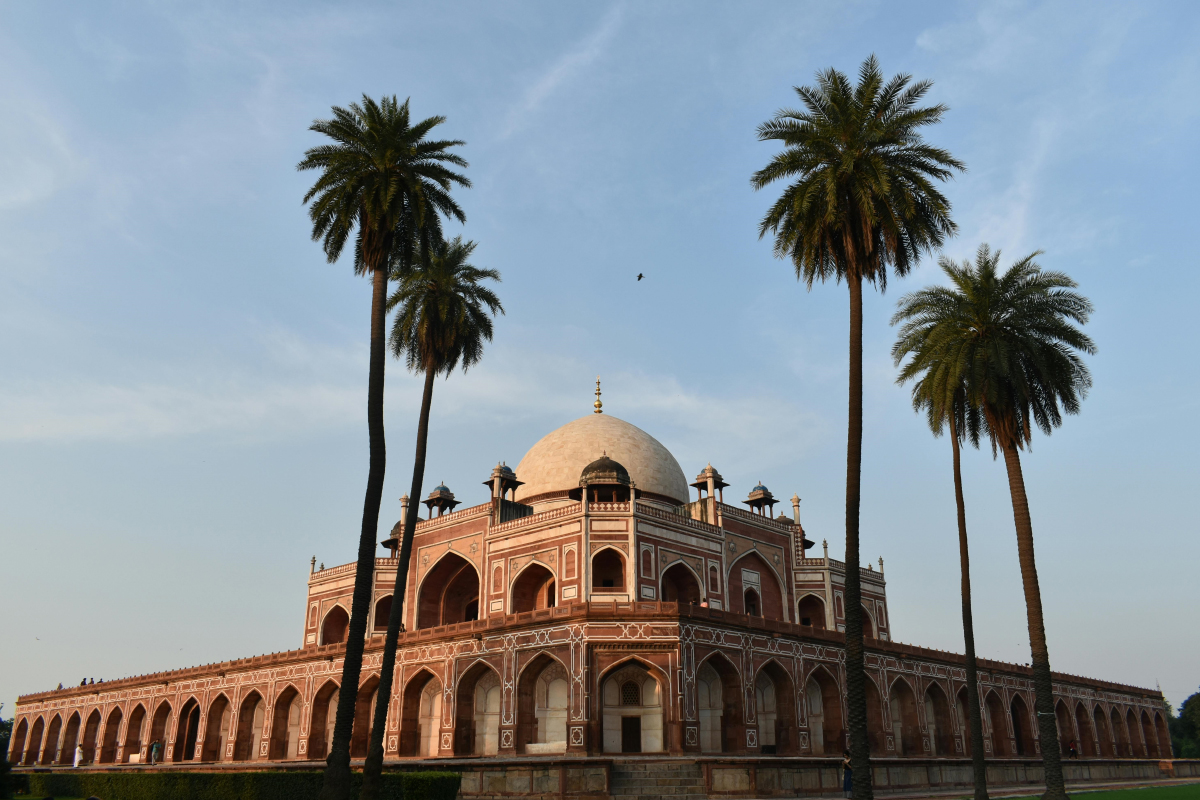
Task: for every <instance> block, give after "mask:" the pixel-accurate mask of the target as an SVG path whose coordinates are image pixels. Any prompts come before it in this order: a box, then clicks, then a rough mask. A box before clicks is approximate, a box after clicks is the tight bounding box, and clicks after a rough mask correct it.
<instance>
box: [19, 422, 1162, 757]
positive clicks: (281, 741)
mask: <svg viewBox="0 0 1200 800" xmlns="http://www.w3.org/2000/svg"><path fill="white" fill-rule="evenodd" d="M610 455H611V457H609V456H610ZM572 472H573V473H574V475H576V476H578V479H576V478H574V477H572V478H571V479H570V480H567V479H565V478H564V477H563V476H565V475H570V474H572ZM522 479H525V480H522ZM531 481H532V483H531ZM485 484H486V485H487V486H488V487H489V489H490V490H491V497H490V498H489V499H488V501H487V502H484V503H482V504H480V505H476V506H473V507H470V508H466V509H463V510H460V511H454V510H453V509H454V507H455V506H457V505H458V503H457V501H455V499H454V495H453V494H452V493H451V492H450V491H449V490H448V489H446V488H445V487H438V488H437V489H435V490H434V492H433V493H431V494H430V497H429V498H428V499H427V500H426V501H425V502H426V504H427V505H428V507H429V513H430V518H429V519H427V520H425V521H423V522H421V523H419V524H418V526H417V532H416V538H415V541H414V546H413V556H412V561H411V564H410V572H409V576H408V595H407V597H406V598H405V626H406V630H407V632H406V633H402V634H401V641H400V651H399V654H398V659H397V667H396V676H395V681H394V685H395V687H396V688H395V693H394V695H393V696H392V697H391V698H388V699H387V702H388V703H389V711H388V718H387V726H388V730H387V734H386V736H385V751H386V756H387V757H388V758H393V759H394V758H403V757H417V756H424V757H438V756H441V757H447V756H467V755H496V756H500V757H503V756H522V757H528V756H531V755H537V754H551V753H574V754H598V753H620V752H666V753H739V754H758V755H769V754H777V755H781V756H782V755H790V756H824V755H827V754H836V753H840V752H841V750H842V748H843V746H844V744H845V737H846V731H845V727H846V726H845V720H846V709H845V697H844V693H843V691H844V687H845V671H844V667H843V661H844V649H843V641H844V637H843V635H842V633H841V632H840V631H841V630H843V629H844V618H845V608H844V601H843V591H842V587H843V585H844V575H845V569H846V565H845V564H843V563H841V562H839V561H835V560H833V559H830V558H829V557H828V550H827V549H826V551H825V554H824V555H823V556H822V557H820V558H810V557H807V555H806V550H807V549H808V548H810V547H811V546H812V543H811V542H810V541H808V540H807V539H806V538H805V536H804V529H803V527H802V526H801V525H800V520H799V499H798V498H793V501H792V505H793V515H792V516H791V517H784V516H780V517H779V518H773V517H772V516H771V513H772V510H773V504H774V503H775V502H776V501H775V499H774V497H772V496H771V494H770V492H769V491H767V490H766V488H765V487H762V486H761V485H760V486H756V487H755V488H754V490H753V491H752V492H751V494H750V497H749V499H748V500H747V501H745V504H746V505H748V506H749V507H750V510H743V509H739V508H735V507H733V506H730V505H726V504H725V503H724V502H723V490H724V488H725V487H726V486H727V485H728V484H726V483H725V482H724V481H723V480H722V478H721V475H720V474H719V473H718V472H717V471H716V470H714V469H712V468H711V467H707V468H705V470H704V471H702V472H701V473H700V475H698V476H697V477H696V479H695V481H694V482H692V483H691V484H690V486H692V487H694V488H695V489H696V492H697V495H698V498H697V499H692V498H691V497H690V494H689V492H688V489H687V484H686V482H685V481H684V479H683V477H682V472H681V471H680V470H679V467H678V464H677V463H676V462H675V461H674V458H673V457H672V456H671V455H670V453H668V452H667V451H666V450H665V448H663V447H662V446H661V445H660V444H659V443H658V442H656V441H655V440H653V439H652V438H651V437H649V436H648V435H647V434H645V433H644V432H642V431H640V430H638V429H637V428H635V427H633V426H632V425H628V423H624V422H621V421H620V420H616V419H614V418H612V417H610V416H607V415H603V416H601V415H597V416H592V417H586V418H584V419H582V420H577V421H576V422H573V423H570V424H569V425H567V426H564V427H563V428H561V429H559V430H558V431H556V432H554V433H552V434H550V435H549V436H547V437H546V439H543V440H542V442H539V443H538V445H535V447H534V449H533V450H531V451H530V453H529V454H528V455H527V456H526V458H525V460H523V461H522V463H521V465H519V466H518V468H517V470H516V472H515V473H514V472H513V471H512V470H510V469H508V468H507V467H502V466H498V467H497V468H496V469H495V470H493V472H492V475H491V476H490V478H489V479H488V480H487V481H486V482H485ZM383 544H384V546H385V547H387V548H389V549H390V550H392V551H393V553H394V551H395V547H396V544H397V542H396V539H395V538H394V535H393V537H392V538H389V539H388V540H385V542H384V543H383ZM396 568H397V560H396V559H394V558H380V559H378V560H377V561H376V568H375V587H374V594H373V598H374V599H373V603H372V613H371V619H370V620H369V622H368V636H369V639H368V643H367V651H366V656H365V661H364V668H363V676H364V677H363V681H362V683H361V685H360V686H358V687H355V691H356V693H357V698H358V712H357V714H356V717H355V729H354V736H353V741H352V745H351V747H352V755H353V756H355V757H359V758H361V757H363V756H365V753H366V744H367V726H368V725H369V724H370V720H371V710H372V708H373V705H374V703H375V702H376V701H377V700H378V698H377V696H376V695H377V692H376V686H377V684H378V680H379V676H378V670H379V664H380V661H381V655H382V643H383V631H384V628H385V627H386V619H387V614H388V612H389V610H390V606H391V601H392V598H391V587H392V584H393V581H394V580H395V570H396ZM861 575H862V584H863V599H864V610H865V612H866V620H865V627H866V628H867V631H868V635H869V636H870V637H871V641H870V642H869V643H868V655H867V669H868V674H869V676H870V681H868V693H869V696H868V717H869V720H868V721H869V729H870V736H871V746H872V752H873V753H874V754H875V755H878V756H909V757H919V758H930V757H962V756H964V755H966V754H967V753H968V748H969V746H970V742H969V737H968V736H966V735H965V727H966V719H965V716H966V706H965V704H966V689H965V684H964V680H965V674H964V668H963V660H962V658H961V656H958V655H955V654H951V653H943V652H939V651H932V650H925V649H921V648H916V647H911V646H907V645H902V644H898V643H896V642H894V640H893V638H892V636H891V628H890V619H889V614H888V608H887V596H886V591H885V582H884V574H883V563H882V560H881V561H880V562H879V569H878V570H876V569H874V565H872V566H871V567H868V568H867V569H863V570H861ZM353 580H354V565H353V564H346V565H343V566H338V567H333V568H330V569H321V570H315V569H314V570H313V571H312V574H311V575H310V578H309V590H308V600H307V604H306V608H305V612H304V630H303V634H302V646H301V647H300V649H297V650H293V651H289V652H286V653H276V654H272V655H268V656H258V657H255V658H249V659H243V660H239V661H231V662H223V663H220V664H211V665H207V666H202V667H194V668H191V669H185V670H178V671H173V672H164V673H156V674H152V675H145V676H140V677H135V678H126V679H123V680H119V681H113V682H108V683H102V684H94V685H88V686H79V687H73V688H69V689H62V690H57V691H50V692H42V693H38V694H31V695H24V696H22V697H21V698H20V699H19V701H18V705H17V710H16V720H15V727H14V731H13V737H12V745H11V748H10V756H9V757H10V759H11V760H12V761H13V762H14V763H21V764H27V765H33V764H70V763H72V761H73V759H74V753H75V748H76V745H77V744H80V745H81V746H82V749H83V759H84V761H85V762H97V763H111V764H123V763H144V762H146V761H147V759H148V746H149V744H150V743H151V742H153V741H155V740H157V741H160V742H161V743H162V744H163V753H162V757H163V759H164V760H166V761H168V762H188V761H191V762H230V761H263V760H297V761H306V760H317V759H322V758H324V757H325V755H326V748H327V745H328V742H329V739H330V736H331V731H332V727H331V726H332V720H333V714H332V713H331V710H332V708H334V707H336V694H337V692H338V691H339V686H338V682H339V681H340V679H341V672H342V666H341V659H342V656H343V653H344V650H345V638H346V634H347V627H348V619H349V618H348V613H349V609H350V595H351V590H352V584H353ZM979 669H980V673H979V681H980V686H979V689H980V698H981V703H982V711H983V719H984V735H985V745H984V746H985V749H986V750H987V753H988V755H989V757H995V758H1005V757H1014V758H1017V757H1029V756H1035V755H1036V754H1038V753H1039V752H1040V750H1041V746H1042V743H1041V742H1039V741H1038V738H1037V737H1038V729H1037V726H1036V725H1035V724H1033V717H1032V714H1033V687H1032V683H1031V675H1030V672H1029V670H1028V669H1026V668H1023V667H1019V666H1015V665H1011V664H1002V663H998V662H991V661H986V660H985V661H981V662H980V664H979ZM1055 681H1056V683H1055V694H1056V696H1057V704H1056V712H1057V717H1058V727H1059V736H1060V742H1057V743H1055V744H1054V745H1053V746H1056V747H1060V748H1062V749H1063V750H1064V752H1065V751H1066V750H1067V748H1069V747H1070V746H1074V747H1076V749H1077V750H1078V751H1079V755H1081V756H1082V757H1085V758H1086V757H1097V758H1169V757H1170V755H1171V753H1170V744H1169V737H1168V735H1167V730H1166V724H1165V718H1164V710H1163V699H1162V696H1161V694H1160V693H1158V692H1156V691H1150V690H1147V689H1140V688H1136V687H1131V686H1123V685H1117V684H1112V683H1107V682H1104V681H1098V680H1092V679H1087V678H1079V677H1074V676H1068V675H1056V676H1055Z"/></svg>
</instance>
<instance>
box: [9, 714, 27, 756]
mask: <svg viewBox="0 0 1200 800" xmlns="http://www.w3.org/2000/svg"><path fill="white" fill-rule="evenodd" d="M28 736H29V720H27V719H22V720H21V721H20V722H18V723H17V727H16V729H15V730H14V731H13V732H12V744H11V745H9V746H10V747H11V748H12V755H13V762H14V763H17V764H24V763H25V739H26V738H28Z"/></svg>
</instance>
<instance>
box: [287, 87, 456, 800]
mask: <svg viewBox="0 0 1200 800" xmlns="http://www.w3.org/2000/svg"><path fill="white" fill-rule="evenodd" d="M444 121H445V118H444V117H429V118H428V119H425V120H422V121H421V122H419V123H417V124H415V125H413V124H411V122H410V119H409V109H408V101H407V100H405V101H404V103H403V104H400V103H397V102H396V98H395V97H390V98H388V97H385V98H383V99H382V100H380V101H379V102H376V101H375V100H373V99H371V98H370V97H367V96H366V95H363V99H362V104H361V105H360V104H358V103H351V104H350V107H349V108H339V107H337V106H334V107H333V119H328V120H316V121H315V122H313V124H312V125H311V126H310V128H309V130H312V131H315V132H316V133H321V134H324V135H325V136H328V137H329V138H330V139H332V140H333V143H332V144H325V145H321V146H318V147H313V148H311V149H309V150H307V151H306V152H305V154H304V159H303V160H302V161H301V162H300V163H299V164H298V165H297V167H296V168H297V169H299V170H309V169H316V170H320V177H318V178H317V181H316V183H314V184H313V186H312V188H310V189H309V190H308V192H307V193H306V194H305V195H304V202H305V203H309V202H310V201H311V203H312V204H311V205H310V206H309V210H308V213H309V217H310V218H311V219H312V224H313V228H312V237H313V240H314V241H316V240H321V241H322V244H323V247H324V250H325V255H326V257H327V258H328V260H329V262H330V263H333V262H335V261H337V259H338V258H339V257H340V256H341V254H342V250H343V249H344V248H345V245H346V242H347V240H348V239H349V238H350V235H351V234H352V233H354V234H355V244H354V256H355V257H354V272H355V274H357V275H368V276H370V278H371V283H372V296H371V353H370V374H369V378H368V381H367V431H368V435H369V440H370V468H369V470H368V473H367V491H366V497H365V499H364V501H363V514H362V528H361V532H360V535H359V542H358V562H357V565H356V568H355V572H354V599H353V601H352V604H351V609H350V630H349V633H348V635H347V639H346V655H345V660H344V662H343V665H342V684H341V685H342V692H341V694H340V695H339V699H338V708H337V717H336V721H335V724H334V729H333V742H332V744H331V746H330V751H329V757H328V758H327V759H326V768H325V779H324V784H323V786H322V789H321V797H322V799H323V800H346V798H349V796H350V735H351V730H352V728H353V726H354V700H355V697H356V695H357V692H356V691H355V690H354V687H357V686H358V680H359V675H360V673H361V672H362V655H363V640H364V637H365V636H366V631H367V616H368V614H369V613H370V603H371V585H372V581H373V577H374V571H375V537H376V535H377V532H378V528H379V504H380V501H381V499H382V496H383V476H384V469H385V467H386V454H385V450H384V433H383V372H384V363H385V356H386V341H385V336H386V331H385V326H384V322H385V318H386V315H387V311H386V305H387V282H388V278H389V274H390V271H391V269H392V265H393V264H392V262H393V260H394V259H393V258H392V256H393V254H394V253H396V252H398V251H404V250H406V249H407V248H408V247H409V246H410V243H411V242H413V241H417V240H420V239H422V238H424V239H428V237H429V234H428V233H427V232H428V231H429V230H438V229H439V219H438V214H444V215H446V216H448V217H454V218H456V219H458V220H459V221H462V220H464V219H465V217H464V215H463V212H462V209H460V208H459V207H458V204H457V203H455V202H454V200H453V199H451V197H450V194H449V190H450V188H451V186H452V185H453V184H458V185H459V186H464V187H465V186H470V185H471V184H470V182H469V181H468V180H467V179H466V178H465V177H464V176H463V175H461V174H459V173H457V172H454V171H453V170H452V169H450V166H456V167H465V166H466V165H467V162H466V161H464V160H463V159H462V157H461V156H458V155H457V154H455V153H452V152H450V148H452V147H457V146H458V145H461V144H463V142H461V141H457V140H454V141H451V140H441V141H431V140H427V139H426V136H427V135H428V134H429V132H430V131H431V130H432V129H433V128H435V127H436V126H438V125H440V124H441V123H442V122H444ZM448 165H449V166H448ZM398 239H399V240H400V241H397V240H398ZM381 705H383V706H385V707H386V705H387V703H386V702H385V703H381Z"/></svg>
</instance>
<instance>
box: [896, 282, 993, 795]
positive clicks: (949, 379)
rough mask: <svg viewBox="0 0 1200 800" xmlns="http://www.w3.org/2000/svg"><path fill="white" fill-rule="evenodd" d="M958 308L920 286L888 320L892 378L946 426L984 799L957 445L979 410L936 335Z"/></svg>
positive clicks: (973, 431) (972, 723)
mask: <svg viewBox="0 0 1200 800" xmlns="http://www.w3.org/2000/svg"><path fill="white" fill-rule="evenodd" d="M956 310H957V303H956V301H955V298H954V297H953V296H952V294H951V293H949V292H946V291H945V290H944V289H941V288H932V289H924V290H922V291H919V292H914V293H912V294H908V295H905V296H904V297H902V298H901V299H900V303H899V308H898V310H897V311H896V314H895V316H893V317H892V324H893V325H895V324H897V323H899V322H903V323H904V326H903V327H902V328H901V329H900V336H899V338H898V340H897V341H896V344H895V345H894V346H893V347H892V358H893V359H894V360H895V362H896V365H897V366H899V365H900V364H901V362H903V361H904V359H905V358H907V357H909V356H911V359H910V360H909V362H908V363H907V364H905V365H904V367H903V368H902V369H901V370H900V376H899V378H897V380H896V382H897V383H900V384H903V383H905V382H907V381H909V380H914V379H915V380H916V383H914V384H913V388H912V400H913V409H914V410H915V411H924V412H925V416H926V420H927V421H928V423H929V428H930V430H932V431H933V435H934V436H941V435H942V430H943V428H944V427H949V429H950V446H951V450H952V452H953V464H954V501H955V504H956V506H957V509H958V559H959V569H960V571H961V575H962V620H963V640H964V641H965V650H966V661H967V665H966V667H967V718H968V725H969V727H970V736H971V766H972V771H973V773H974V778H975V800H987V796H988V794H987V765H986V764H985V763H984V759H983V720H982V717H981V714H980V708H979V684H978V678H977V672H976V664H975V623H974V620H973V617H972V614H971V557H970V553H969V551H968V548H967V510H966V506H965V504H964V502H963V491H962V470H961V468H960V463H959V450H960V444H961V442H962V441H963V440H964V439H969V440H970V442H971V443H972V444H973V445H975V446H976V447H978V446H979V432H980V428H981V419H980V409H979V407H978V406H976V405H972V404H970V403H969V402H968V398H969V397H971V396H972V394H973V393H972V392H971V389H970V387H968V386H967V384H966V380H965V376H964V374H963V372H964V371H963V365H962V364H961V363H959V362H958V361H956V360H955V359H954V358H953V357H951V355H950V354H949V353H947V352H946V348H945V341H944V340H943V339H941V338H939V337H937V336H936V335H935V334H936V332H937V331H938V329H939V326H940V325H941V324H942V323H943V322H944V321H945V320H946V319H947V318H949V317H952V316H953V315H954V314H955V312H956Z"/></svg>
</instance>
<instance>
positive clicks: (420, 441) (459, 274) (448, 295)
mask: <svg viewBox="0 0 1200 800" xmlns="http://www.w3.org/2000/svg"><path fill="white" fill-rule="evenodd" d="M474 251H475V242H464V241H463V240H462V237H455V238H454V239H452V240H451V241H448V242H445V241H443V242H441V243H439V244H438V245H437V246H436V247H434V248H433V249H432V250H430V251H428V252H427V253H425V254H423V255H422V256H421V257H420V258H419V259H418V261H417V264H416V265H415V266H414V267H413V268H412V269H410V270H408V271H406V272H405V273H403V274H401V275H399V276H398V281H399V287H398V288H397V289H396V291H395V292H393V293H392V296H391V297H390V298H389V299H388V310H389V311H390V310H391V309H393V308H394V309H398V311H397V313H396V318H395V321H394V322H393V324H392V338H391V348H392V353H393V354H394V355H395V356H396V358H403V359H404V362H405V366H407V367H408V369H409V370H410V371H412V372H416V373H423V374H424V376H425V389H424V392H423V393H422V395H421V416H420V418H419V419H418V422H417V452H416V457H415V459H414V462H413V475H412V487H411V488H410V489H409V495H408V496H409V497H411V498H413V501H412V502H411V503H409V504H408V513H407V514H406V515H405V518H404V533H403V536H402V538H401V540H400V563H399V565H398V566H397V568H396V585H395V587H394V589H393V591H392V610H391V613H390V615H389V616H388V628H387V637H386V638H385V639H384V645H383V663H382V665H381V666H380V674H379V698H380V701H379V702H378V703H376V705H375V718H374V720H373V723H372V726H371V746H370V749H369V750H368V751H367V763H366V765H365V766H364V768H363V787H362V797H363V798H364V800H373V798H374V797H375V796H376V794H375V793H376V792H377V791H378V788H377V787H378V780H379V775H380V771H381V769H382V767H383V733H384V723H385V721H386V720H387V707H388V703H387V702H385V700H384V698H388V697H391V691H392V677H393V673H394V672H395V664H396V641H397V639H398V638H399V635H400V624H401V620H402V619H403V618H404V596H405V592H406V591H407V588H408V561H409V556H410V555H411V553H412V541H413V531H414V530H415V529H416V526H417V502H416V501H417V499H418V498H420V496H421V484H422V482H423V481H424V478H425V450H426V445H427V443H428V440H429V409H430V406H431V405H432V403H433V380H434V378H436V377H437V376H438V375H445V376H446V377H449V376H450V373H452V372H454V370H455V368H456V367H458V365H459V364H461V365H462V368H463V371H464V372H466V371H467V369H469V368H470V367H472V366H473V365H475V364H477V363H478V362H479V359H480V358H482V357H483V344H484V342H485V341H489V342H490V341H491V340H492V319H491V317H492V316H495V315H496V314H497V313H500V314H503V313H504V307H503V306H501V305H500V298H498V297H497V296H496V294H495V293H494V292H493V291H492V290H491V289H489V288H487V287H486V286H482V285H481V282H482V281H484V280H494V281H497V282H499V280H500V273H499V272H497V271H496V270H494V269H478V268H477V267H474V266H472V265H471V264H470V263H468V259H470V257H471V254H472V253H473V252H474ZM489 314H490V315H491V316H489Z"/></svg>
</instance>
